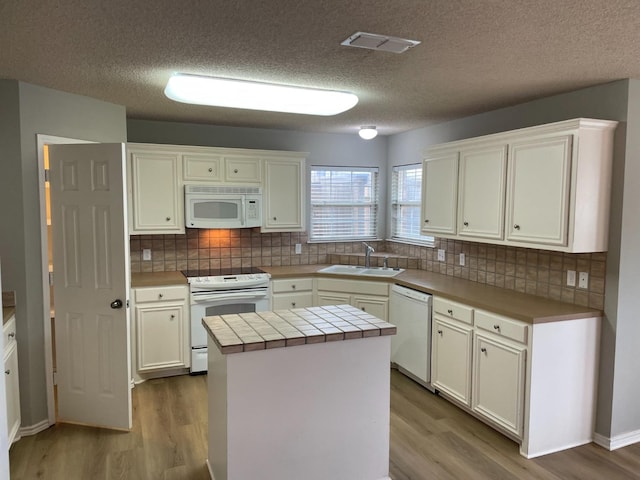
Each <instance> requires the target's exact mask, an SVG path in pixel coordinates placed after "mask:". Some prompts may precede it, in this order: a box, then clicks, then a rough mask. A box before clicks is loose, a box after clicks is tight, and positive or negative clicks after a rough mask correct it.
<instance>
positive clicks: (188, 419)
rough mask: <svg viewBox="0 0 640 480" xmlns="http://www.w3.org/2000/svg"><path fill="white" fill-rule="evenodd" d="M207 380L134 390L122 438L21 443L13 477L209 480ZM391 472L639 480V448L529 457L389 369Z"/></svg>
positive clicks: (66, 436)
mask: <svg viewBox="0 0 640 480" xmlns="http://www.w3.org/2000/svg"><path fill="white" fill-rule="evenodd" d="M206 378H207V377H206V376H204V375H201V376H194V377H190V376H188V375H187V376H180V377H171V378H166V379H158V380H151V381H148V382H146V383H144V384H142V385H138V386H137V387H136V388H135V389H134V390H133V405H134V423H133V429H132V431H131V432H128V433H122V432H112V431H108V430H102V429H93V428H89V427H79V426H73V425H62V424H60V425H56V426H54V427H52V428H50V429H48V430H46V431H44V432H41V433H39V434H37V435H34V436H30V437H25V438H23V439H21V440H19V441H18V442H17V443H15V444H14V445H13V446H12V447H11V451H10V461H11V479H12V480H21V479H24V480H32V479H44V480H76V479H78V480H80V479H81V480H89V479H90V480H102V479H105V480H106V479H109V480H111V479H131V480H192V479H193V480H200V479H202V480H206V479H209V475H208V473H207V468H206V466H205V463H204V461H205V458H206V456H207V390H206ZM390 474H391V478H392V479H393V480H423V479H425V480H427V479H437V480H440V479H455V480H459V479H473V480H475V479H479V480H482V479H487V480H489V479H490V480H498V479H551V480H557V479H563V480H564V479H576V480H578V479H579V480H591V479H593V480H596V479H598V480H599V479H605V480H622V479H640V444H636V445H632V446H629V447H626V448H622V449H619V450H617V451H614V452H608V451H606V450H604V449H602V448H600V447H598V446H596V445H594V444H591V445H586V446H582V447H578V448H574V449H571V450H567V451H565V452H561V453H557V454H553V455H547V456H544V457H540V458H537V459H534V460H527V459H525V458H523V457H521V456H520V455H519V453H518V445H516V444H515V443H514V442H512V441H510V440H509V439H507V438H506V437H504V436H502V435H501V434H499V433H497V432H496V431H494V430H493V429H491V428H489V427H487V426H485V425H484V424H483V423H481V422H480V421H478V420H476V419H474V418H473V417H471V416H469V415H467V414H466V413H464V412H463V411H461V410H460V409H458V408H457V407H455V406H453V405H451V404H450V403H449V402H447V401H446V400H444V399H442V398H440V397H437V396H435V395H433V394H431V393H430V392H428V391H426V390H425V389H423V388H422V387H420V386H418V385H417V384H415V383H414V382H412V381H411V380H409V379H407V378H406V377H404V376H403V375H401V374H399V373H398V372H395V371H392V375H391V455H390ZM243 480H260V479H243ZM282 480H304V479H282ZM346 480H350V479H346Z"/></svg>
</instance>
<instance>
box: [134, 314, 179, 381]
mask: <svg viewBox="0 0 640 480" xmlns="http://www.w3.org/2000/svg"><path fill="white" fill-rule="evenodd" d="M183 312H184V306H183V305H182V304H165V305H162V306H160V305H149V306H137V307H136V333H137V341H138V342H137V353H138V355H137V357H138V371H141V372H144V371H151V370H162V369H165V368H175V367H187V366H188V365H189V364H188V362H187V358H189V355H188V352H187V351H186V348H185V344H186V342H185V327H184V322H185V318H184V314H183Z"/></svg>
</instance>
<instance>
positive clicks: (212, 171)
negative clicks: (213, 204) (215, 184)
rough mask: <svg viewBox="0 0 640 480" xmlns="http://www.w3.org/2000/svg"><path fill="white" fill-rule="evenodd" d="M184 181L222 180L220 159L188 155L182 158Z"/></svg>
mask: <svg viewBox="0 0 640 480" xmlns="http://www.w3.org/2000/svg"><path fill="white" fill-rule="evenodd" d="M182 169H183V171H182V175H183V178H184V180H209V181H221V180H222V157H220V156H217V155H207V154H202V153H200V154H198V153H190V154H185V155H183V156H182Z"/></svg>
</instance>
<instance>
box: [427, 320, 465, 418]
mask: <svg viewBox="0 0 640 480" xmlns="http://www.w3.org/2000/svg"><path fill="white" fill-rule="evenodd" d="M472 333H473V329H472V327H469V326H466V325H464V324H462V323H460V324H459V323H457V322H456V323H454V322H449V321H446V320H444V319H442V318H441V317H438V316H435V317H434V321H433V352H432V362H433V363H432V366H431V382H432V384H433V386H434V387H435V388H436V389H437V390H440V391H442V392H444V393H446V394H448V395H449V396H451V397H452V398H455V399H456V400H458V401H459V402H461V403H463V404H465V405H467V406H471V401H470V400H471V349H472Z"/></svg>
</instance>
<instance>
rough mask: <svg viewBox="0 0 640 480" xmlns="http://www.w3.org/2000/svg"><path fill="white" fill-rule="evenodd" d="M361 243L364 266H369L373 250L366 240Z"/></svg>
mask: <svg viewBox="0 0 640 480" xmlns="http://www.w3.org/2000/svg"><path fill="white" fill-rule="evenodd" d="M362 244H363V245H364V266H365V268H371V254H372V253H373V252H375V250H374V249H373V247H372V246H371V245H369V244H368V243H367V242H362Z"/></svg>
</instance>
